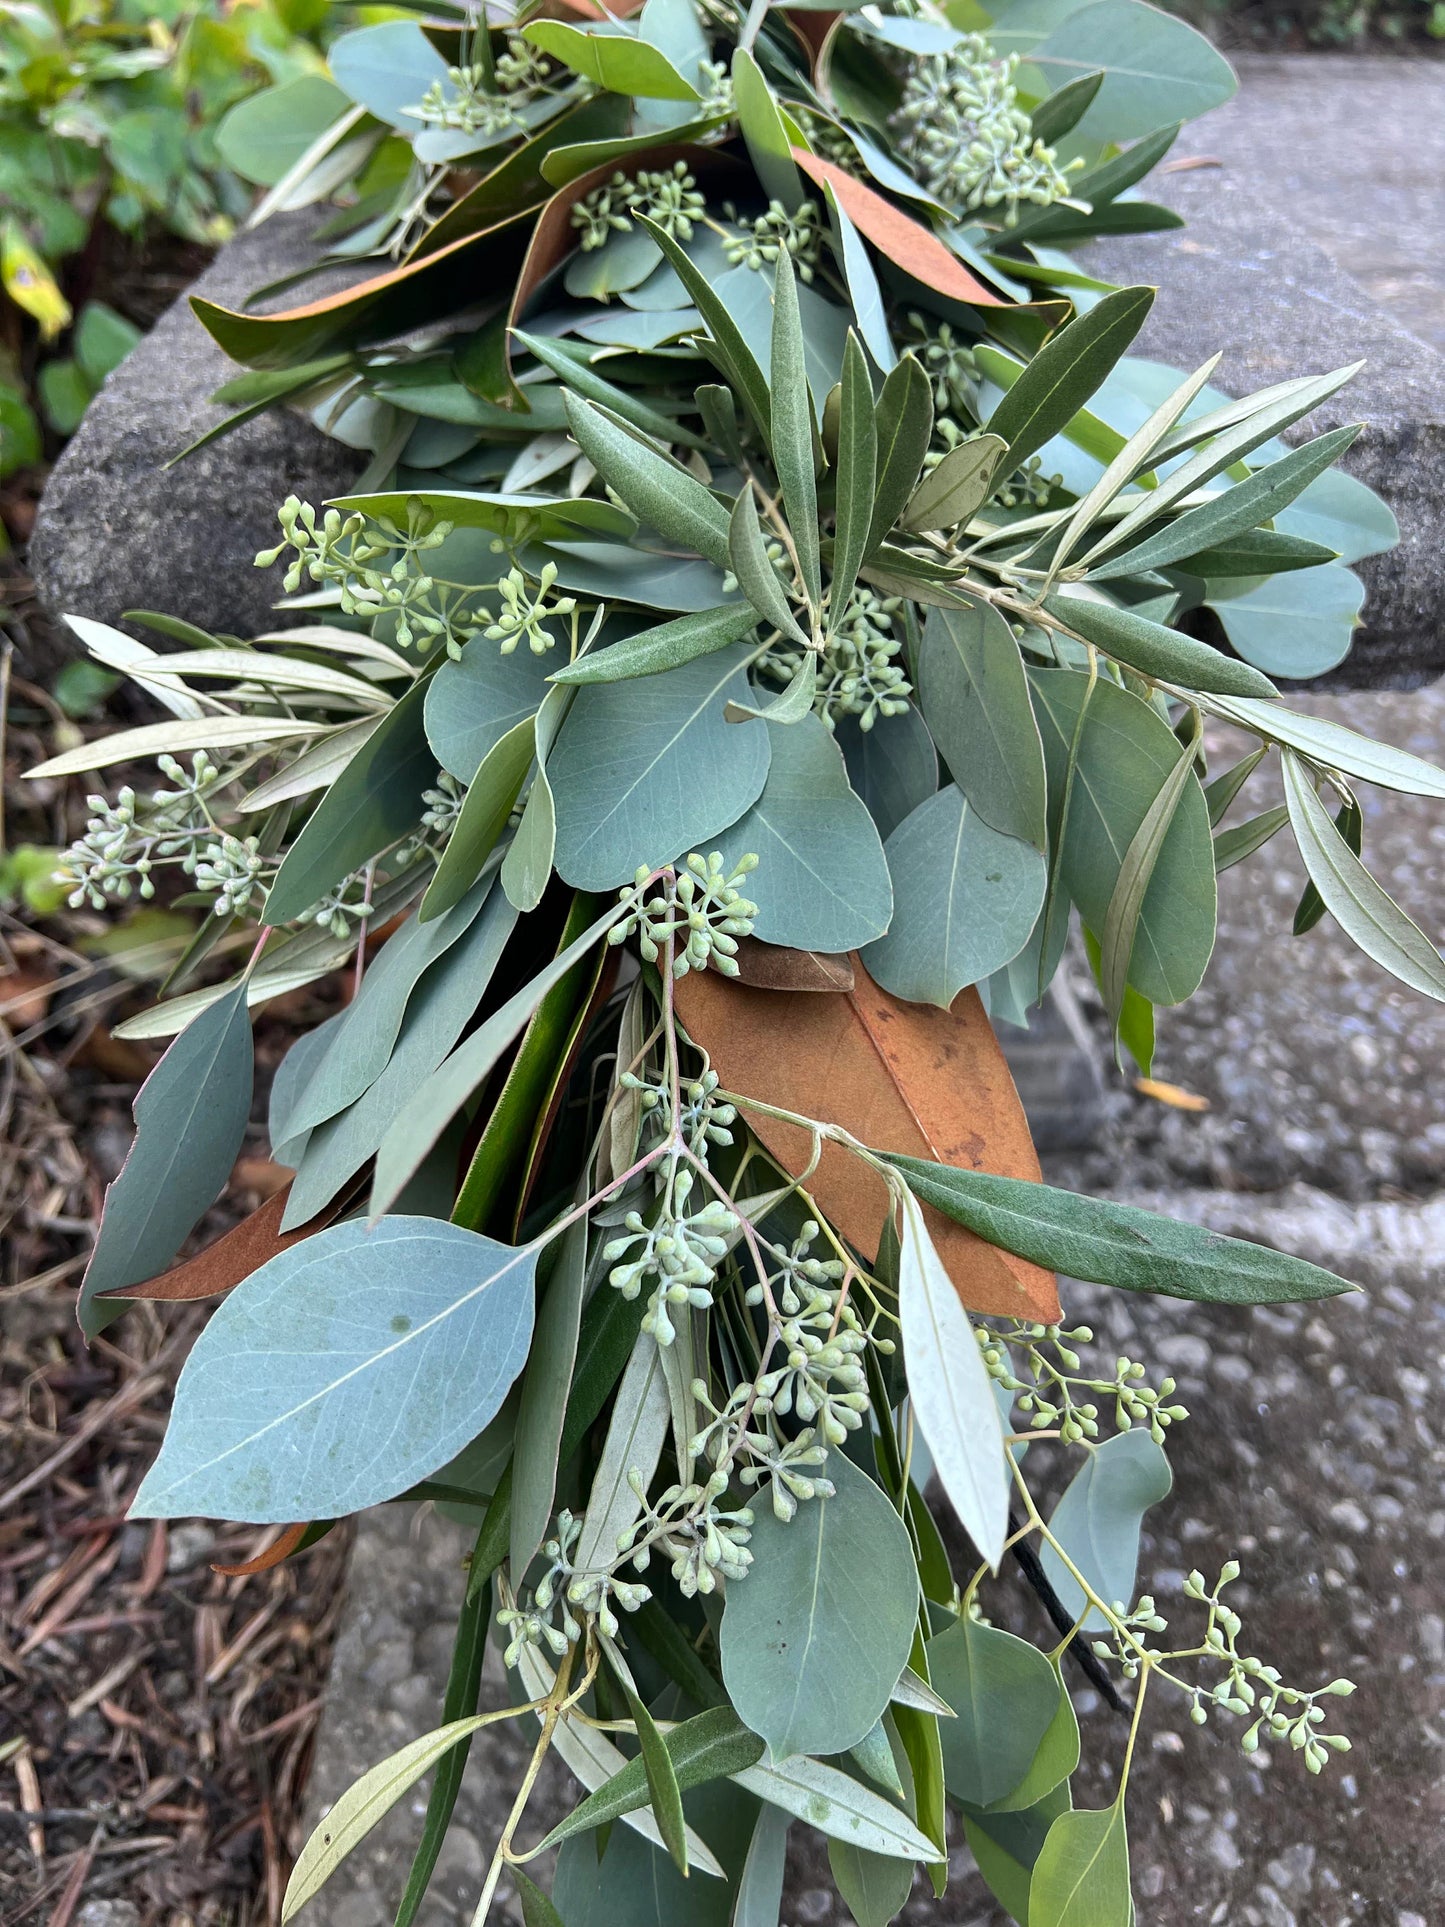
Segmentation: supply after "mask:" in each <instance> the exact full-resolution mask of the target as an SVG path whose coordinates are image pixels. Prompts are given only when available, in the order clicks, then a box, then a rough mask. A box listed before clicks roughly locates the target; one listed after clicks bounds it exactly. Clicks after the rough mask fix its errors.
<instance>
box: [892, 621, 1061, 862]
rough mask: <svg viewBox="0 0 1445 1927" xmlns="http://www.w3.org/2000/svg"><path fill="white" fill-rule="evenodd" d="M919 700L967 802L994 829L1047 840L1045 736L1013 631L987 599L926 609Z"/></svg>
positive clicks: (1030, 839) (1032, 839)
mask: <svg viewBox="0 0 1445 1927" xmlns="http://www.w3.org/2000/svg"><path fill="white" fill-rule="evenodd" d="M916 676H917V683H918V700H919V702H920V704H921V705H922V708H923V713H924V715H925V717H926V718H927V720H928V727H929V730H930V732H931V734H932V736H933V740H934V742H935V743H936V744H937V745H938V749H939V753H940V754H941V755H942V757H943V759H944V761H945V762H946V763H947V764H948V767H949V769H950V771H951V772H952V774H953V778H954V781H955V782H956V783H957V784H958V786H959V788H960V789H961V790H962V791H963V794H964V795H965V796H966V797H967V798H968V802H969V805H970V807H971V808H972V809H973V810H974V811H975V812H976V814H977V815H978V816H980V817H981V818H982V819H983V821H984V822H985V823H987V824H989V825H990V826H991V827H992V828H993V829H995V830H1000V831H1002V832H1003V833H1004V834H1005V835H1006V836H1013V837H1022V838H1023V839H1024V841H1025V842H1028V843H1032V844H1035V845H1037V847H1038V848H1039V849H1043V848H1044V846H1045V845H1046V843H1047V841H1048V822H1047V813H1046V778H1045V772H1044V751H1043V744H1042V743H1041V741H1040V740H1039V726H1038V724H1037V722H1035V720H1034V712H1033V705H1032V703H1031V702H1030V700H1029V684H1028V677H1027V675H1026V674H1025V671H1024V666H1023V658H1022V657H1021V656H1020V654H1019V647H1018V644H1017V642H1015V640H1014V635H1013V631H1012V630H1011V629H1010V628H1009V625H1008V623H1007V622H1006V621H1005V620H1004V618H1003V616H1002V615H1000V614H999V612H998V610H997V609H995V608H993V607H992V606H991V605H990V604H988V603H986V602H977V603H975V604H974V605H973V606H972V607H971V608H967V609H930V610H929V612H928V617H927V620H926V621H925V623H924V625H923V642H922V646H921V648H920V649H919V651H918V655H917V663H916Z"/></svg>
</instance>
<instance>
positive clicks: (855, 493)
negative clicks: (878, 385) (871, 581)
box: [828, 328, 878, 632]
mask: <svg viewBox="0 0 1445 1927" xmlns="http://www.w3.org/2000/svg"><path fill="white" fill-rule="evenodd" d="M835 468H836V472H837V476H836V479H837V487H836V491H835V494H836V504H835V525H834V535H833V578H832V582H831V584H830V585H829V602H828V627H829V630H830V632H831V631H832V630H833V629H834V628H836V627H837V625H838V623H839V621H841V619H842V617H843V614H844V611H845V610H846V609H847V607H848V598H849V597H850V596H851V595H852V593H853V585H854V584H855V583H856V582H857V580H858V566H859V564H860V563H861V562H862V560H863V553H864V549H865V548H866V546H867V542H868V529H869V525H870V523H871V522H872V519H873V497H874V493H875V490H876V488H877V485H878V429H877V425H876V423H875V421H874V419H873V383H872V381H871V380H870V379H869V375H868V363H867V360H866V359H865V357H864V354H863V350H862V348H861V347H860V346H859V342H858V337H857V335H856V334H854V332H853V330H852V329H851V328H850V329H849V330H848V344H847V346H846V347H845V348H844V350H843V380H842V392H841V395H840V398H839V410H838V459H837V462H836V463H835Z"/></svg>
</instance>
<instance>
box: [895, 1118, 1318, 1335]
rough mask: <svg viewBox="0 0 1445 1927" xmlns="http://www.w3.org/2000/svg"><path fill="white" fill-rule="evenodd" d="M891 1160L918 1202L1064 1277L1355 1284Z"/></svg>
mask: <svg viewBox="0 0 1445 1927" xmlns="http://www.w3.org/2000/svg"><path fill="white" fill-rule="evenodd" d="M889 1162H890V1163H892V1164H896V1165H897V1166H898V1168H899V1170H900V1171H902V1173H903V1175H904V1177H905V1178H906V1179H907V1180H908V1187H909V1189H910V1190H911V1191H913V1192H914V1193H915V1194H916V1195H917V1196H918V1197H920V1198H922V1200H923V1202H924V1203H925V1204H931V1205H933V1206H934V1208H935V1209H936V1210H939V1211H942V1212H943V1213H944V1214H945V1215H946V1216H947V1217H950V1218H954V1219H956V1220H957V1221H958V1223H959V1224H964V1225H967V1226H968V1228H969V1230H970V1231H974V1232H977V1234H978V1236H979V1237H980V1238H986V1239H987V1240H988V1242H989V1243H990V1244H994V1245H999V1246H1001V1247H1002V1249H1003V1250H1005V1251H1012V1252H1016V1253H1017V1254H1018V1256H1019V1257H1021V1258H1030V1259H1032V1260H1033V1262H1034V1263H1035V1264H1039V1265H1043V1266H1045V1267H1046V1268H1047V1269H1048V1270H1049V1271H1059V1272H1062V1273H1063V1274H1064V1275H1065V1276H1066V1277H1069V1278H1083V1279H1087V1280H1089V1281H1090V1282H1092V1283H1094V1284H1099V1285H1115V1286H1117V1287H1118V1288H1119V1289H1120V1290H1122V1291H1150V1292H1160V1293H1162V1294H1163V1295H1164V1296H1166V1297H1170V1298H1198V1299H1203V1300H1206V1301H1208V1302H1209V1303H1212V1304H1220V1305H1272V1304H1284V1303H1289V1302H1291V1301H1295V1300H1301V1299H1309V1298H1332V1297H1334V1296H1335V1294H1336V1293H1337V1292H1341V1291H1352V1290H1354V1289H1355V1287H1354V1286H1352V1285H1351V1284H1349V1282H1348V1281H1347V1280H1346V1279H1344V1278H1337V1277H1336V1276H1335V1274H1334V1273H1333V1272H1332V1271H1325V1270H1323V1269H1322V1268H1321V1267H1320V1266H1319V1265H1312V1264H1309V1263H1307V1262H1306V1260H1305V1259H1303V1258H1292V1257H1290V1256H1289V1254H1288V1253H1287V1252H1283V1251H1272V1250H1271V1249H1270V1248H1269V1247H1268V1246H1267V1245H1254V1244H1248V1243H1246V1242H1245V1241H1244V1240H1243V1239H1241V1238H1226V1237H1224V1236H1222V1235H1221V1233H1219V1232H1217V1231H1210V1230H1208V1229H1206V1228H1205V1227H1204V1226H1202V1225H1196V1224H1188V1223H1186V1222H1185V1221H1184V1220H1183V1219H1180V1218H1165V1217H1161V1216H1159V1215H1158V1213H1156V1212H1153V1211H1140V1210H1139V1209H1138V1208H1137V1207H1135V1206H1134V1205H1127V1204H1115V1203H1113V1202H1111V1201H1110V1200H1108V1199H1106V1198H1088V1197H1084V1196H1082V1195H1081V1194H1080V1193H1079V1192H1076V1191H1060V1190H1056V1189H1055V1188H1054V1187H1053V1186H1052V1185H1047V1184H1033V1183H1030V1182H1029V1181H1028V1180H1026V1179H1024V1178H1001V1177H995V1176H994V1175H993V1174H992V1173H990V1172H986V1171H962V1170H958V1169H956V1168H955V1167H954V1166H952V1165H947V1164H928V1163H925V1162H924V1161H923V1160H922V1159H919V1158H906V1157H896V1156H892V1155H890V1156H889Z"/></svg>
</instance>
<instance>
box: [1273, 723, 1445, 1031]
mask: <svg viewBox="0 0 1445 1927" xmlns="http://www.w3.org/2000/svg"><path fill="white" fill-rule="evenodd" d="M1283 763H1284V795H1285V803H1286V805H1287V807H1288V809H1289V820H1290V827H1291V829H1293V831H1294V834H1295V841H1296V842H1297V843H1298V844H1299V849H1300V855H1301V856H1302V857H1303V858H1304V865H1305V868H1306V870H1308V872H1309V875H1310V881H1311V882H1312V883H1313V884H1314V886H1315V888H1316V889H1317V890H1318V891H1319V893H1320V896H1321V898H1322V900H1323V902H1324V906H1325V908H1326V909H1327V910H1328V911H1329V913H1330V915H1331V916H1332V917H1333V918H1334V920H1335V922H1336V923H1337V924H1339V926H1340V928H1341V929H1342V930H1343V931H1344V933H1345V935H1346V936H1347V937H1349V938H1350V939H1351V941H1352V942H1354V943H1357V944H1358V945H1359V947H1360V948H1361V950H1363V951H1364V953H1365V955H1366V956H1367V957H1373V959H1374V960H1375V962H1376V963H1377V964H1379V965H1380V966H1381V968H1382V969H1385V970H1388V971H1389V972H1390V974H1391V976H1393V977H1398V978H1399V980H1400V982H1401V983H1404V984H1409V986H1410V988H1411V989H1412V990H1418V991H1420V992H1421V993H1422V994H1423V995H1424V996H1426V997H1433V998H1435V1000H1436V1001H1437V1002H1440V1003H1445V958H1442V957H1441V955H1440V952H1439V951H1438V950H1437V949H1436V948H1435V946H1434V944H1433V943H1432V942H1431V941H1430V939H1429V938H1428V937H1427V936H1426V935H1425V932H1424V931H1423V930H1422V929H1421V928H1420V926H1419V925H1418V924H1417V923H1416V922H1414V920H1413V919H1412V918H1410V917H1408V916H1406V914H1405V912H1404V911H1403V910H1402V909H1401V908H1400V906H1399V904H1397V903H1396V902H1395V901H1394V899H1393V898H1392V897H1390V896H1389V895H1387V894H1386V892H1385V891H1384V890H1382V889H1381V888H1380V886H1379V884H1378V883H1376V881H1375V879H1374V878H1373V877H1372V876H1371V875H1370V873H1369V871H1368V870H1367V869H1366V868H1365V866H1364V864H1363V863H1361V861H1360V859H1359V858H1358V857H1357V856H1356V855H1355V853H1354V851H1353V850H1352V849H1351V848H1350V846H1349V844H1348V843H1347V842H1346V841H1345V839H1344V837H1342V836H1341V835H1340V832H1339V831H1338V830H1337V829H1336V828H1335V826H1334V824H1333V823H1332V822H1331V821H1330V817H1329V812H1328V811H1327V810H1326V809H1325V806H1324V804H1323V803H1321V801H1320V799H1319V797H1318V796H1317V795H1316V794H1315V790H1314V785H1313V784H1312V783H1311V781H1310V778H1309V773H1308V771H1307V770H1306V769H1305V766H1304V765H1303V764H1302V763H1301V762H1300V760H1299V758H1298V757H1297V756H1293V755H1291V754H1289V753H1288V752H1286V753H1285V755H1284V757H1283Z"/></svg>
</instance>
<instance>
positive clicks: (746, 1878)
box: [732, 1803, 792, 1927]
mask: <svg viewBox="0 0 1445 1927" xmlns="http://www.w3.org/2000/svg"><path fill="white" fill-rule="evenodd" d="M791 1825H792V1818H791V1816H790V1815H789V1814H786V1813H784V1812H783V1811H782V1809H781V1808H780V1807H775V1806H769V1805H767V1804H766V1803H765V1804H764V1805H763V1807H762V1808H761V1809H760V1811H759V1813H758V1819H757V1825H756V1826H755V1827H754V1828H753V1837H752V1841H751V1843H750V1844H749V1846H748V1857H747V1859H746V1860H745V1861H744V1862H743V1870H742V1873H741V1875H740V1876H739V1879H738V1893H737V1899H736V1901H735V1902H734V1904H733V1917H732V1927H778V1922H779V1920H780V1918H781V1915H782V1906H783V1877H784V1874H785V1873H786V1871H787V1861H788V1829H789V1828H790V1827H791Z"/></svg>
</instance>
